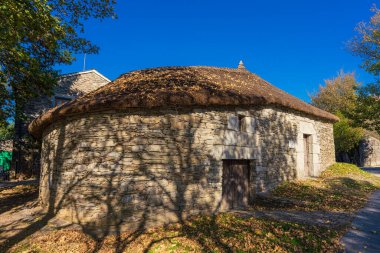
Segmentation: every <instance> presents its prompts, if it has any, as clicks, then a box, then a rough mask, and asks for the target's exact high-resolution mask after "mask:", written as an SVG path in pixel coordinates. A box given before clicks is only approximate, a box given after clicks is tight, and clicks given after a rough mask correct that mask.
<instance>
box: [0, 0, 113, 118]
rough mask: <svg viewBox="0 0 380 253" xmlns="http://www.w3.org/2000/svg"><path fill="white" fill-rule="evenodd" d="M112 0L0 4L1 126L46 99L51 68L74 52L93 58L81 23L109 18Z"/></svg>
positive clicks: (93, 50) (22, 0)
mask: <svg viewBox="0 0 380 253" xmlns="http://www.w3.org/2000/svg"><path fill="white" fill-rule="evenodd" d="M114 4H115V0H87V1H80V0H65V1H62V0H20V1H14V0H2V1H1V2H0V20H1V22H0V31H1V36H0V95H1V96H0V109H1V112H0V121H4V119H5V118H7V117H9V116H11V115H10V112H9V110H7V109H9V108H10V107H9V105H10V101H16V107H15V109H16V115H18V113H17V112H21V111H22V108H23V106H24V104H25V103H26V102H27V101H28V100H29V99H30V98H32V97H34V96H38V95H43V94H50V93H51V92H52V89H53V87H54V84H55V82H56V78H57V75H58V73H57V71H55V70H54V69H53V66H55V65H57V64H69V63H71V62H72V61H73V60H74V57H73V54H74V53H81V52H87V53H96V52H98V48H97V47H96V46H95V45H93V44H91V42H90V41H88V40H86V39H84V38H82V37H81V36H80V35H81V33H82V32H83V28H84V26H83V21H84V20H87V19H89V18H91V17H92V18H99V19H103V18H106V17H110V16H114V11H113V5H114Z"/></svg>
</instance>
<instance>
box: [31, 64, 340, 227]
mask: <svg viewBox="0 0 380 253" xmlns="http://www.w3.org/2000/svg"><path fill="white" fill-rule="evenodd" d="M337 120H338V118H337V117H335V116H334V115H332V114H330V113H328V112H325V111H322V110H320V109H318V108H315V107H313V106H311V105H309V104H307V103H305V102H303V101H301V100H299V99H297V98H295V97H293V96H291V95H290V94H288V93H286V92H284V91H282V90H280V89H278V88H276V87H275V86H273V85H271V84H269V83H268V82H266V81H264V80H263V79H261V78H260V77H259V76H257V75H255V74H253V73H251V72H249V71H248V70H246V69H245V68H244V67H243V66H242V65H241V66H240V67H239V68H238V69H229V68H215V67H166V68H155V69H147V70H141V71H134V72H130V73H127V74H124V75H122V76H120V77H119V78H117V79H116V80H115V81H113V82H111V83H109V84H107V85H105V86H103V87H102V88H100V89H98V90H96V91H93V92H90V93H88V94H87V95H84V96H82V97H80V98H78V99H75V100H73V101H71V102H68V103H66V104H64V105H62V106H60V107H56V108H54V109H52V110H49V111H48V112H46V113H45V114H43V115H41V116H40V117H38V118H37V119H36V120H34V121H33V122H32V123H31V124H30V125H29V130H30V132H31V133H32V134H33V135H34V136H35V137H36V138H40V139H42V158H41V159H42V160H41V161H42V166H41V171H42V172H41V173H42V174H41V181H40V199H41V201H42V204H43V205H44V206H45V207H46V208H49V210H50V211H52V212H53V211H54V213H55V212H57V213H58V215H59V217H61V218H63V219H66V220H68V221H71V222H75V223H78V224H80V225H81V226H83V227H84V228H86V229H90V228H94V227H96V228H98V229H105V228H107V229H108V228H114V229H120V228H127V229H132V228H142V227H150V226H153V225H158V224H165V223H169V222H174V221H182V220H183V219H185V218H186V217H188V216H189V215H193V214H198V213H215V212H219V211H222V210H227V209H232V208H240V207H244V206H246V205H248V204H250V203H251V202H253V201H254V196H255V195H256V194H257V193H260V192H265V191H268V190H270V189H272V188H273V187H275V186H276V185H278V184H279V183H281V182H283V181H286V180H292V179H296V178H305V177H313V176H318V175H319V174H320V173H321V171H323V170H324V169H326V168H327V167H328V166H329V165H331V164H333V163H334V162H335V152H334V140H333V129H332V123H333V122H336V121H337Z"/></svg>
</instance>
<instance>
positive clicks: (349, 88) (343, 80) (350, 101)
mask: <svg viewBox="0 0 380 253" xmlns="http://www.w3.org/2000/svg"><path fill="white" fill-rule="evenodd" d="M358 87H360V84H359V83H358V82H357V81H356V79H355V75H354V73H344V72H343V71H340V72H339V74H338V76H337V77H334V78H332V79H328V80H325V85H324V86H322V85H320V86H319V91H318V92H317V93H315V94H314V95H312V96H311V102H312V104H313V105H314V106H316V107H319V108H321V109H323V110H325V111H328V112H330V113H333V114H336V115H337V116H338V117H339V118H340V121H339V122H337V123H335V124H334V125H333V128H334V142H335V153H336V156H337V160H338V161H342V162H353V161H356V160H357V159H356V158H355V155H356V152H355V151H356V150H357V148H358V146H359V143H360V141H361V140H362V139H363V137H364V134H363V129H362V128H360V127H355V126H354V121H353V120H352V119H353V117H354V112H355V111H356V107H357V100H358V94H357V89H358Z"/></svg>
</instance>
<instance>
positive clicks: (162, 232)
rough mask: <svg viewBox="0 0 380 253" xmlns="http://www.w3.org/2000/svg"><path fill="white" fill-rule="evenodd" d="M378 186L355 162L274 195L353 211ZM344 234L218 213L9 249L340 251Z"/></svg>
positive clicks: (66, 235)
mask: <svg viewBox="0 0 380 253" xmlns="http://www.w3.org/2000/svg"><path fill="white" fill-rule="evenodd" d="M379 187H380V179H379V178H376V177H374V176H372V175H371V174H369V173H366V172H364V171H362V170H360V169H359V168H357V167H356V166H353V165H348V164H336V165H333V166H331V167H330V168H329V169H328V170H326V171H325V172H324V173H323V174H322V175H321V177H320V178H318V179H310V180H304V181H297V182H290V183H285V184H283V185H280V186H279V187H278V188H277V189H275V191H274V192H273V195H274V196H276V197H282V198H289V199H292V200H295V201H302V202H303V203H304V204H305V206H303V207H297V206H294V207H293V208H294V209H301V210H302V209H307V210H319V211H320V210H326V211H345V212H353V211H356V210H357V209H358V208H360V207H362V206H363V205H364V203H365V202H366V200H367V198H368V196H369V194H370V193H371V192H373V191H374V190H375V189H378V188H379ZM342 233H343V230H342V229H339V230H332V229H328V228H323V227H316V226H308V225H301V224H296V223H290V222H279V221H270V220H265V219H258V218H241V217H238V216H235V215H233V214H219V215H216V216H198V217H194V218H193V219H191V220H189V221H187V222H185V223H184V224H174V225H171V226H168V227H165V228H159V229H153V230H148V231H144V232H139V233H134V234H131V233H122V234H120V235H119V236H116V235H113V236H108V237H106V238H103V239H102V240H101V241H96V240H95V239H94V238H92V237H90V236H89V235H87V234H85V233H83V232H80V231H70V230H58V231H39V232H37V233H35V234H33V235H32V236H30V237H28V238H27V239H26V240H23V241H21V242H19V243H18V244H16V245H15V246H14V247H13V248H12V249H11V252H19V253H20V252H36V253H37V252H49V253H50V252H51V253H54V252H57V253H58V252H59V253H61V252H339V251H340V250H341V246H340V245H339V238H340V236H341V235H342Z"/></svg>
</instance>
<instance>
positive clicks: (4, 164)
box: [0, 151, 12, 180]
mask: <svg viewBox="0 0 380 253" xmlns="http://www.w3.org/2000/svg"><path fill="white" fill-rule="evenodd" d="M11 161H12V152H9V151H0V178H3V179H5V180H7V179H9V170H10V168H11Z"/></svg>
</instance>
